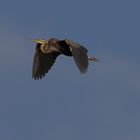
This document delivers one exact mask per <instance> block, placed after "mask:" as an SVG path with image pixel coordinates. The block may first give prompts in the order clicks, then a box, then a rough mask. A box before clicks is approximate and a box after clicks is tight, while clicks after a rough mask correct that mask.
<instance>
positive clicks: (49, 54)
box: [32, 38, 97, 80]
mask: <svg viewBox="0 0 140 140" xmlns="http://www.w3.org/2000/svg"><path fill="white" fill-rule="evenodd" d="M33 41H34V42H36V43H37V45H36V52H35V56H34V60H33V70H32V77H33V79H35V80H36V79H41V78H42V77H44V76H45V74H46V73H48V71H49V70H50V69H51V67H52V65H53V64H54V62H55V60H56V58H57V56H59V55H60V54H63V55H66V56H73V58H74V60H75V63H76V65H77V67H78V68H79V70H80V72H81V73H85V72H86V71H87V68H88V60H92V61H97V59H96V58H95V57H88V56H87V52H88V50H87V49H86V48H85V47H83V46H82V45H80V44H78V43H76V42H74V41H71V40H68V39H65V40H58V39H56V38H51V39H49V40H43V39H35V40H33Z"/></svg>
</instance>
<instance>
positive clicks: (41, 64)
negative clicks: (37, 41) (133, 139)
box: [32, 48, 59, 80]
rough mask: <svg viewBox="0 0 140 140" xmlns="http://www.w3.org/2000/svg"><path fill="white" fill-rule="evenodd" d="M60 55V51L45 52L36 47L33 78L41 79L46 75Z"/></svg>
mask: <svg viewBox="0 0 140 140" xmlns="http://www.w3.org/2000/svg"><path fill="white" fill-rule="evenodd" d="M58 55H59V53H56V52H51V53H43V52H42V51H41V50H40V49H39V48H38V49H36V52H35V56H34V60H33V69H32V78H33V79H35V80H36V79H37V80H39V79H41V78H42V77H44V76H45V74H46V73H47V72H48V71H49V70H50V69H51V67H52V65H53V64H54V62H55V60H56V57H57V56H58Z"/></svg>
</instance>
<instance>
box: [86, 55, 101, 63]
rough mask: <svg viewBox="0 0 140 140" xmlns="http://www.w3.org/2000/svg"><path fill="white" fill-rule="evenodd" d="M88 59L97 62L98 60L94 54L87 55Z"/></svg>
mask: <svg viewBox="0 0 140 140" xmlns="http://www.w3.org/2000/svg"><path fill="white" fill-rule="evenodd" d="M88 60H90V61H95V62H98V61H99V60H98V59H96V57H95V56H88Z"/></svg>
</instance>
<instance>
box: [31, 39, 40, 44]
mask: <svg viewBox="0 0 140 140" xmlns="http://www.w3.org/2000/svg"><path fill="white" fill-rule="evenodd" d="M31 41H32V42H35V43H38V41H39V40H38V39H31Z"/></svg>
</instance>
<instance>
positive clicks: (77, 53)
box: [65, 39, 88, 73]
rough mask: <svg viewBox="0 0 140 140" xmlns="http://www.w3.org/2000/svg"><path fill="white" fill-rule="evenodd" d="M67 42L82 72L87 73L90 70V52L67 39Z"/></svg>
mask: <svg viewBox="0 0 140 140" xmlns="http://www.w3.org/2000/svg"><path fill="white" fill-rule="evenodd" d="M65 41H66V43H67V44H68V45H69V46H70V50H71V52H72V55H73V58H74V60H75V63H76V65H77V67H78V68H79V70H80V72H81V73H85V72H86V71H87V68H88V56H87V52H88V50H87V49H86V48H85V47H83V46H82V45H80V44H78V43H76V42H74V41H72V40H68V39H65Z"/></svg>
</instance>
